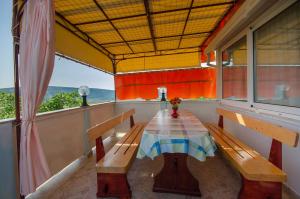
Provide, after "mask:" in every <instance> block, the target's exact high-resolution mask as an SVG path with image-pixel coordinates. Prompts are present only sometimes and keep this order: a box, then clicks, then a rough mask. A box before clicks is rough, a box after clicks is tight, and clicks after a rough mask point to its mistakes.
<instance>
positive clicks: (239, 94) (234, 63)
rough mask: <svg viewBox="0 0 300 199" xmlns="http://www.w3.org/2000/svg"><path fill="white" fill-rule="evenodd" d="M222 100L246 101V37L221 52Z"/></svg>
mask: <svg viewBox="0 0 300 199" xmlns="http://www.w3.org/2000/svg"><path fill="white" fill-rule="evenodd" d="M222 68H223V70H222V72H223V99H231V100H240V101H246V100H247V39H246V36H245V37H243V38H242V39H240V40H239V41H237V42H236V43H234V44H233V45H231V46H230V47H228V48H227V49H225V50H224V51H223V52H222Z"/></svg>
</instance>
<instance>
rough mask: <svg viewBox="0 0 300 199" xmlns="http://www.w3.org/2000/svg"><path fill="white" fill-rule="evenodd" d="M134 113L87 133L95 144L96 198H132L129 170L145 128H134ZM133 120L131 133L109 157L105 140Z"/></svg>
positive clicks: (115, 146) (105, 123) (116, 146)
mask: <svg viewBox="0 0 300 199" xmlns="http://www.w3.org/2000/svg"><path fill="white" fill-rule="evenodd" d="M134 113H135V110H134V109H132V110H130V111H128V112H125V113H122V114H121V115H118V116H116V117H114V118H112V119H109V120H107V121H105V122H103V123H101V124H98V125H96V126H94V127H93V128H91V129H88V136H89V139H90V141H94V140H95V141H96V162H97V163H96V168H97V196H98V197H120V198H130V197H131V190H130V186H129V183H128V181H127V175H126V174H127V172H128V169H129V167H130V165H131V163H132V162H133V160H134V159H135V156H136V152H137V149H138V146H139V143H140V140H141V136H142V132H143V130H144V124H135V123H134V119H133V114H134ZM128 118H130V130H129V131H128V132H127V133H126V134H125V135H124V136H123V137H122V138H121V139H120V140H119V141H118V142H117V144H115V145H114V146H113V147H112V148H111V149H110V150H109V151H108V152H107V153H106V154H105V151H104V147H103V142H102V136H103V135H104V134H105V133H106V132H107V131H109V130H111V129H113V128H114V127H116V126H117V125H119V124H121V123H123V122H124V121H125V120H127V119H128Z"/></svg>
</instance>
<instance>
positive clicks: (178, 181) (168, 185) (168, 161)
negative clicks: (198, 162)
mask: <svg viewBox="0 0 300 199" xmlns="http://www.w3.org/2000/svg"><path fill="white" fill-rule="evenodd" d="M163 156H164V166H163V168H162V170H161V171H160V172H159V173H158V174H157V175H156V176H155V177H154V185H153V191H154V192H168V193H178V194H186V195H194V196H201V192H200V190H199V184H198V181H197V180H196V179H195V177H194V176H193V175H192V174H191V172H190V170H189V169H188V167H187V154H184V153H164V154H163Z"/></svg>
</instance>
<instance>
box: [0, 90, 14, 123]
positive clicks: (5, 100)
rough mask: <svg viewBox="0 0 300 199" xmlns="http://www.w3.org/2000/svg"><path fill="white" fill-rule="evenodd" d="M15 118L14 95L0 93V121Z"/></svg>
mask: <svg viewBox="0 0 300 199" xmlns="http://www.w3.org/2000/svg"><path fill="white" fill-rule="evenodd" d="M13 117H15V95H14V94H12V93H6V92H0V119H7V118H13Z"/></svg>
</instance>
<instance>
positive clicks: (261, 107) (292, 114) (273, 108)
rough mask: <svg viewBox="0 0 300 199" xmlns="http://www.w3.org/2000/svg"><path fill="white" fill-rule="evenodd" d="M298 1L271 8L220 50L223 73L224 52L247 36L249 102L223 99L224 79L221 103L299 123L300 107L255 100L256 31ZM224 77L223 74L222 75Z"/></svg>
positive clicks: (220, 65)
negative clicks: (222, 55)
mask: <svg viewBox="0 0 300 199" xmlns="http://www.w3.org/2000/svg"><path fill="white" fill-rule="evenodd" d="M296 2H297V0H287V1H284V2H279V3H276V4H274V5H273V6H272V7H270V9H269V10H267V11H266V12H264V13H263V14H261V15H260V16H259V17H258V18H257V19H256V20H255V21H253V22H252V23H250V24H249V25H248V26H247V27H246V28H244V29H243V30H242V31H241V32H240V33H239V34H238V35H236V36H235V37H233V38H232V39H231V40H230V41H229V42H227V43H226V44H225V45H222V46H221V48H219V50H218V52H219V55H218V60H219V64H218V67H220V68H221V70H219V71H220V73H222V72H223V67H222V57H221V54H222V51H224V50H225V49H226V48H228V47H229V46H230V45H232V44H233V43H234V42H236V41H238V40H239V39H241V38H242V37H243V36H245V35H246V37H247V65H248V68H247V101H235V100H229V99H223V85H222V83H223V77H221V78H220V79H219V81H220V82H219V87H220V89H221V91H220V95H221V96H219V97H220V103H221V104H224V105H228V106H232V107H236V108H241V109H247V110H250V111H255V112H258V113H266V114H270V115H273V116H279V117H283V118H290V119H294V120H297V121H300V108H299V107H290V106H285V105H276V104H266V103H261V102H255V100H254V97H255V96H254V94H255V93H254V92H255V91H254V88H255V81H254V80H255V74H256V73H255V71H254V67H255V66H254V65H255V62H254V61H255V54H254V31H256V30H257V29H259V28H260V27H262V26H263V25H265V24H266V23H267V22H269V21H270V20H271V19H273V18H274V17H276V16H277V15H279V14H280V13H281V12H283V11H284V10H286V9H287V8H288V7H290V6H291V5H293V4H294V3H296ZM220 73H219V75H221V76H222V74H220Z"/></svg>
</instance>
